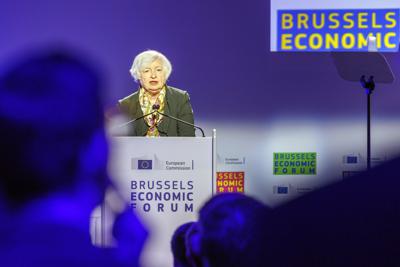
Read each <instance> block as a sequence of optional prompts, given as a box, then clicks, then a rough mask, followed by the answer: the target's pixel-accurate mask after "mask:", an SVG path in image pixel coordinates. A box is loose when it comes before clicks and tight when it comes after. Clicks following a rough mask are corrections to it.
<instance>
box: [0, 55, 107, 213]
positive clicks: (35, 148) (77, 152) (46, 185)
mask: <svg viewBox="0 0 400 267" xmlns="http://www.w3.org/2000/svg"><path fill="white" fill-rule="evenodd" d="M0 75H1V77H0V136H1V138H0V151H1V154H0V161H1V171H0V190H1V193H2V194H3V196H4V198H5V199H6V202H7V203H8V205H9V206H10V207H13V208H20V207H22V206H24V205H25V204H27V203H29V202H30V201H33V200H36V199H38V198H42V197H44V196H49V195H51V194H54V193H60V192H67V193H72V192H74V190H75V189H77V187H78V186H83V185H87V186H91V187H90V188H91V190H90V194H89V195H88V197H94V198H93V199H92V200H91V201H93V200H96V199H97V200H100V195H101V194H102V192H101V190H102V189H103V188H104V185H105V183H106V180H107V179H106V172H105V162H106V156H107V146H106V142H105V136H104V134H103V115H102V105H101V101H100V92H99V77H98V76H97V74H96V72H95V71H94V70H93V68H91V67H90V66H89V65H88V64H87V63H85V62H84V61H81V60H79V59H77V57H75V56H73V55H71V54H69V53H67V52H61V51H55V52H43V53H39V54H35V55H33V56H31V57H25V58H24V59H23V60H21V61H19V62H17V63H16V64H14V65H13V66H10V67H9V68H7V69H6V70H5V71H3V72H2V73H1V74H0ZM93 203H94V202H93Z"/></svg>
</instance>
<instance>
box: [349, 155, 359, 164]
mask: <svg viewBox="0 0 400 267" xmlns="http://www.w3.org/2000/svg"><path fill="white" fill-rule="evenodd" d="M346 163H348V164H356V163H357V157H356V156H347V158H346Z"/></svg>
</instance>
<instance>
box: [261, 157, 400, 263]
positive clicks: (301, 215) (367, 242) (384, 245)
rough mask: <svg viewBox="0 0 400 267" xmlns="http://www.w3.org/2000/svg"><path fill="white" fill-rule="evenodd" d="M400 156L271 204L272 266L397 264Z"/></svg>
mask: <svg viewBox="0 0 400 267" xmlns="http://www.w3.org/2000/svg"><path fill="white" fill-rule="evenodd" d="M399 166H400V158H397V159H395V160H393V161H391V162H388V163H385V164H382V165H381V166H379V167H376V168H374V169H372V170H371V171H369V172H364V173H362V174H360V175H358V176H355V177H351V178H347V179H345V180H344V181H343V182H340V183H337V184H334V185H330V186H327V187H325V188H322V189H319V190H317V191H314V192H312V193H310V194H308V195H305V196H303V197H301V198H299V199H296V200H294V201H292V202H289V203H287V204H285V205H283V206H281V207H278V208H276V209H275V210H274V211H273V212H272V213H271V214H270V219H269V220H268V223H267V227H268V228H269V229H271V231H269V236H268V239H267V243H268V246H267V247H266V255H267V257H268V258H269V260H270V263H271V266H276V267H284V266H293V267H303V266H325V267H342V266H352V267H353V266H360V267H361V266H363V267H365V266H399V257H398V255H399V242H400V228H399V225H400V194H399V188H400V180H399V174H398V169H399Z"/></svg>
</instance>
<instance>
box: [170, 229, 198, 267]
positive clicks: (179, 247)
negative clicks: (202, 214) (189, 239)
mask: <svg viewBox="0 0 400 267" xmlns="http://www.w3.org/2000/svg"><path fill="white" fill-rule="evenodd" d="M193 224H194V222H188V223H184V224H182V225H180V226H179V227H178V228H177V229H176V230H175V232H174V234H173V235H172V239H171V251H172V255H173V257H174V267H190V263H189V262H188V259H187V257H186V233H187V231H188V230H189V228H190V227H191V226H192V225H193Z"/></svg>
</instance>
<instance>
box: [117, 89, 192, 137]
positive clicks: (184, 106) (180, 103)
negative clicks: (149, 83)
mask: <svg viewBox="0 0 400 267" xmlns="http://www.w3.org/2000/svg"><path fill="white" fill-rule="evenodd" d="M166 87H167V88H166V90H167V91H166V95H165V107H164V113H165V114H167V115H170V116H173V117H176V118H178V119H181V120H184V121H186V122H189V123H191V124H193V123H194V119H193V110H192V106H191V104H190V99H189V94H188V93H187V92H186V91H183V90H180V89H178V88H174V87H172V86H166ZM118 102H119V103H118V104H119V109H120V110H121V111H122V112H123V113H124V114H125V115H126V116H127V117H128V118H129V119H130V120H132V119H136V118H139V117H141V116H143V112H142V108H141V107H140V104H139V90H137V91H136V92H134V93H133V94H131V95H129V96H127V97H125V98H123V99H121V100H119V101H118ZM148 128H149V127H148V126H147V124H146V123H145V121H144V119H140V120H138V121H136V122H134V123H132V130H131V131H130V134H129V135H133V136H145V135H146V133H147V130H148ZM157 128H158V131H159V132H160V136H195V132H194V131H195V129H194V128H193V127H191V126H189V125H185V124H183V123H181V122H178V121H176V120H174V119H171V118H167V117H164V118H163V119H162V121H161V123H160V124H159V125H158V127H157Z"/></svg>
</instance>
